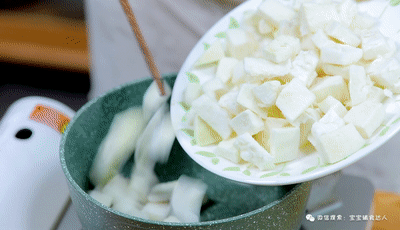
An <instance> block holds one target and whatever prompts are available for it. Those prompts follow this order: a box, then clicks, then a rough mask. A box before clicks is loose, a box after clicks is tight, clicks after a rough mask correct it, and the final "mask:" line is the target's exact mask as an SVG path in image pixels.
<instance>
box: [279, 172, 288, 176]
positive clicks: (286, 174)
mask: <svg viewBox="0 0 400 230" xmlns="http://www.w3.org/2000/svg"><path fill="white" fill-rule="evenodd" d="M280 176H290V174H289V173H281V174H280Z"/></svg>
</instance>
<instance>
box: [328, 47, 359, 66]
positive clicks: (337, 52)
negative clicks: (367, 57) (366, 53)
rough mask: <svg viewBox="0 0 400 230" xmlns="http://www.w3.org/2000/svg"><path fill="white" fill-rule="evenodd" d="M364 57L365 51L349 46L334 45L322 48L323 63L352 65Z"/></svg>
mask: <svg viewBox="0 0 400 230" xmlns="http://www.w3.org/2000/svg"><path fill="white" fill-rule="evenodd" d="M362 57H363V50H361V49H359V48H355V47H353V46H349V45H342V44H333V45H328V46H324V47H322V48H321V54H320V60H321V62H322V63H329V64H336V65H350V64H354V63H356V62H358V61H359V60H360V59H361V58H362Z"/></svg>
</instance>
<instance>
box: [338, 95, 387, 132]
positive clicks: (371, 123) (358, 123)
mask: <svg viewBox="0 0 400 230" xmlns="http://www.w3.org/2000/svg"><path fill="white" fill-rule="evenodd" d="M384 117H385V111H384V109H383V105H382V103H377V102H373V101H365V102H363V103H361V104H359V105H357V106H354V107H352V108H351V109H350V110H349V112H347V114H346V116H344V118H343V119H344V121H345V122H346V123H351V124H353V125H354V126H355V127H356V128H357V130H358V132H360V134H361V135H362V136H363V138H370V137H371V136H372V134H373V133H374V131H375V130H376V129H377V128H378V127H379V126H380V125H381V124H382V122H383V119H384Z"/></svg>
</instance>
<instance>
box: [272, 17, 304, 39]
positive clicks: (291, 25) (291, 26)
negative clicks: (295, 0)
mask: <svg viewBox="0 0 400 230" xmlns="http://www.w3.org/2000/svg"><path fill="white" fill-rule="evenodd" d="M298 26H299V25H298V21H297V20H296V18H294V19H292V20H291V21H287V20H284V21H281V22H280V23H279V26H278V30H276V31H275V32H274V37H275V38H277V37H279V36H282V35H286V36H292V37H296V38H298V37H299V31H298Z"/></svg>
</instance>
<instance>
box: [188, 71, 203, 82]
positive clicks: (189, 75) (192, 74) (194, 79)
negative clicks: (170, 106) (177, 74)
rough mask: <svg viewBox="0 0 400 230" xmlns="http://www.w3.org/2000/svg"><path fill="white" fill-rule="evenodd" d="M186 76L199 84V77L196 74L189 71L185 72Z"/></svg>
mask: <svg viewBox="0 0 400 230" xmlns="http://www.w3.org/2000/svg"><path fill="white" fill-rule="evenodd" d="M186 76H188V79H189V81H190V82H191V83H196V84H199V83H200V80H199V78H198V77H197V76H196V74H194V73H191V72H186Z"/></svg>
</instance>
